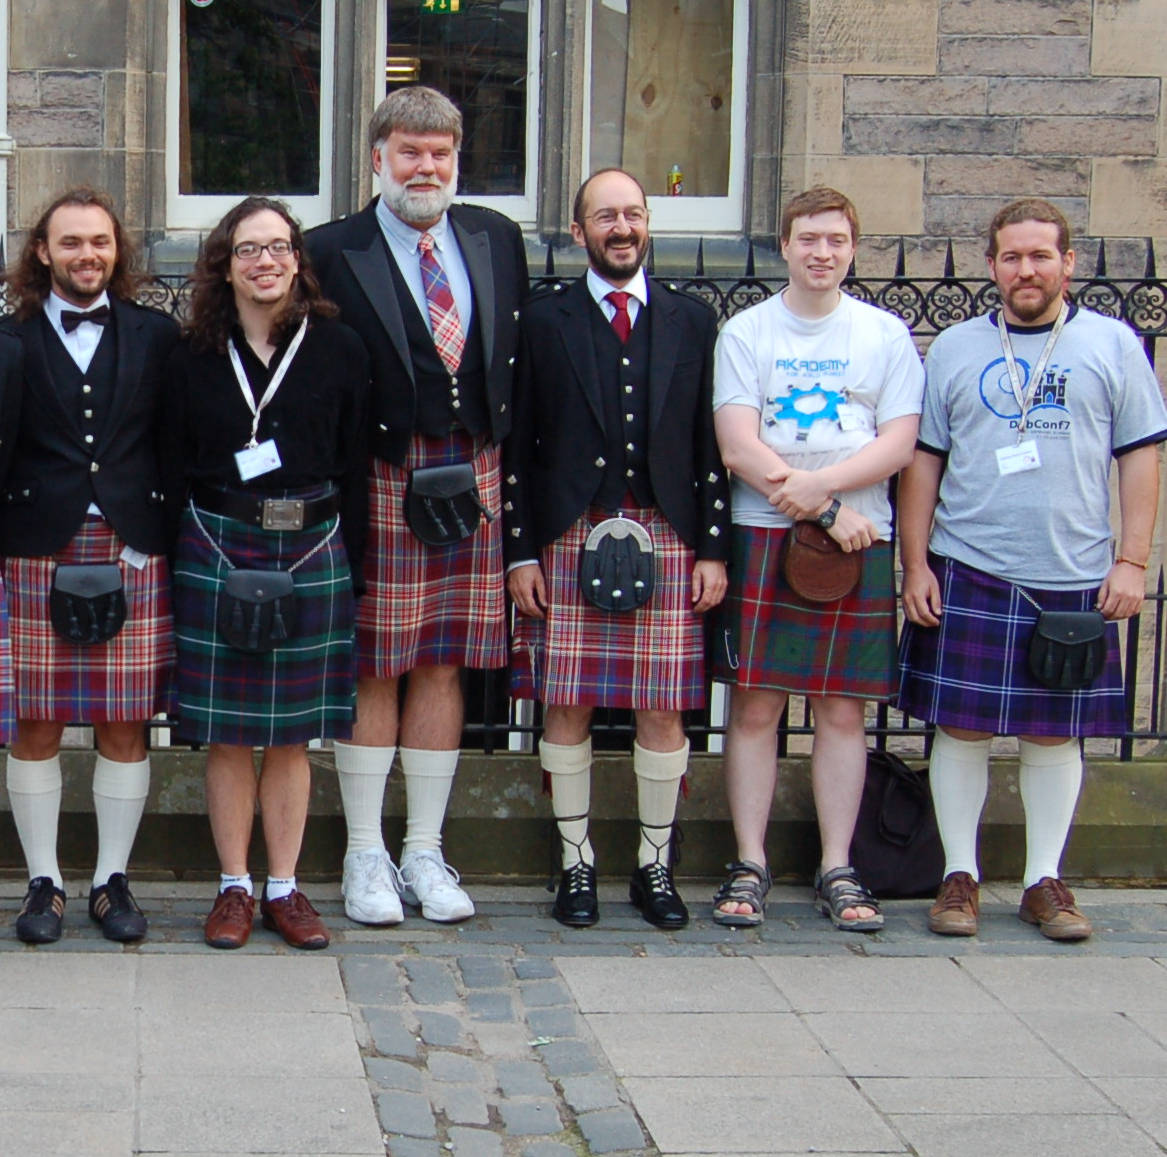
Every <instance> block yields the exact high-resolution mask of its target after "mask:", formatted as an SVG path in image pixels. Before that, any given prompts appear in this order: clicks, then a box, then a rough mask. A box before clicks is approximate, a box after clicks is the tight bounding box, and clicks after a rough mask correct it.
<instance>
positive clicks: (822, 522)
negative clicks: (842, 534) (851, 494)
mask: <svg viewBox="0 0 1167 1157" xmlns="http://www.w3.org/2000/svg"><path fill="white" fill-rule="evenodd" d="M841 505H842V503H841V502H840V501H839V500H838V499H837V498H832V499H831V505H830V506H828V507H827V508H826V510H824V511H823V512H822V514H818V515H816V516H815V522H817V523H818V524H819V526H821V527H822V528H823V530H830V529H831V527H832V526H834V525H835V518H836V516H837V515H838V513H839V507H840V506H841Z"/></svg>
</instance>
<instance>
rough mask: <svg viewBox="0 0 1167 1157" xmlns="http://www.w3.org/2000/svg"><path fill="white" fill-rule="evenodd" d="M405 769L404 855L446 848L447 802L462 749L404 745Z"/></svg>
mask: <svg viewBox="0 0 1167 1157" xmlns="http://www.w3.org/2000/svg"><path fill="white" fill-rule="evenodd" d="M401 770H402V772H404V774H405V807H406V813H407V814H406V819H405V843H404V844H403V845H402V847H401V858H402V859H405V857H406V856H407V855H408V854H409V853H410V852H422V851H434V852H440V851H441V850H442V824H443V823H444V822H445V819H446V804H447V803H448V802H449V799H450V788H452V787H453V786H454V772H455V771H457V770H458V751H457V749H455V750H453V751H425V750H423V749H421V748H418V747H403V748H401Z"/></svg>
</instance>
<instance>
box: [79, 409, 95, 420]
mask: <svg viewBox="0 0 1167 1157" xmlns="http://www.w3.org/2000/svg"><path fill="white" fill-rule="evenodd" d="M82 413H83V414H84V415H85V417H86V418H92V417H93V411H92V410H82Z"/></svg>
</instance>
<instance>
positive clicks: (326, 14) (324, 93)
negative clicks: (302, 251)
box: [165, 0, 355, 232]
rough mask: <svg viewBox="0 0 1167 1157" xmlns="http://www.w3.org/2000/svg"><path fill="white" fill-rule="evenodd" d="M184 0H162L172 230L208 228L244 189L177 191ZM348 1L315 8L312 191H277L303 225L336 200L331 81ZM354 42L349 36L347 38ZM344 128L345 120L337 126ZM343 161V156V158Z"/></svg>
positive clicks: (337, 101) (326, 1)
mask: <svg viewBox="0 0 1167 1157" xmlns="http://www.w3.org/2000/svg"><path fill="white" fill-rule="evenodd" d="M184 2H185V0H169V3H168V4H167V27H166V109H165V140H166V148H165V189H166V194H165V204H166V228H167V231H168V232H173V231H176V230H191V229H196V230H200V231H202V230H209V229H211V228H212V227H213V226H214V225H215V223H216V222H217V221H218V220H219V219H220V218H221V217H222V216H223V215H224V214H225V213H226V212H227V211H228V210H229V209H231V208H233V207H234V206H235V205H237V204H238V203H239V202H240V201H241V200H242V199H243V197H244V196H246V195H247V191H241V192H239V193H220V194H191V193H180V192H179V191H178V178H179V145H178V141H179V131H180V130H179V114H180V109H179V99H180V96H179V89H180V73H181V69H180V53H181V51H182V46H181V45H180V43H179V30H180V28H181V21H180V20H179V18H178V15H179V7H180V5H181V4H182V3H184ZM352 3H353V0H321V9H320V110H321V116H320V181H319V185H318V186H317V187H318V190H319V191H318V193H316V194H315V195H308V196H291V195H283V194H280V193H275V194H273V195H274V196H279V197H280V198H281V200H284V201H285V202H287V205H288V207H289V208H290V209H291V211H292V213H293V214H294V215H295V216H296V217H297V218H298V219H299V220H300V222H301V223H302V224H303V225H304V226H305V227H306V228H307V227H309V226H311V225H316V224H320V223H321V222H323V221H327V220H329V218H330V217H331V216H332V215H333V209H334V206H335V204H336V193H337V190H336V174H337V173H338V171H340V170H339V166H340V162H341V158H340V156H339V155H338V153H339V151H338V150H337V149H336V147H335V142H336V141H337V140H338V139H343V137H341V138H338V134H337V128H338V125H337V121H338V116H337V114H338V112H339V110H340V109H341V107H342V103H343V102H342V100H341V96H342V94H341V92H339V91H338V86H337V81H338V80H339V78H340V75H341V72H340V66H341V63H342V58H343V56H344V54H343V53H342V52H340V51H338V49H340V47H341V45H342V43H343V41H342V40H341V33H342V30H346V29H345V26H344V23H343V22H342V20H341V13H340V11H339V10H340V9H341V7H342V6H347V7H351V6H352ZM352 43H353V44H355V38H354V41H353V42H352ZM340 127H342V128H344V129H345V130H346V131H345V133H344V136H345V137H347V135H348V134H347V127H348V126H347V118H345V120H344V123H343V124H342V125H341V126H340ZM346 159H348V158H346Z"/></svg>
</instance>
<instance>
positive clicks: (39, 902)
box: [16, 876, 65, 944]
mask: <svg viewBox="0 0 1167 1157" xmlns="http://www.w3.org/2000/svg"><path fill="white" fill-rule="evenodd" d="M64 916H65V893H64V892H62V891H61V889H60V888H58V887H57V886H56V885H55V884H54V883H53V881H52V878H51V877H49V876H37V878H36V879H35V880H30V881H29V884H28V892H27V893H26V894H25V897H24V903H23V904H22V905H21V908H20V915H19V916H17V917H16V935H17V936H19V937H20V939H21V940H23V941H24V942H25V944H52V943H53V941H54V940H60V939H61V922H62V920H63V919H64Z"/></svg>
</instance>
